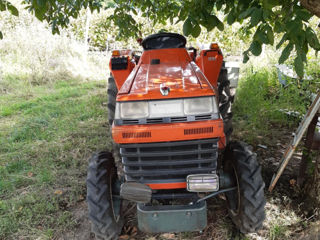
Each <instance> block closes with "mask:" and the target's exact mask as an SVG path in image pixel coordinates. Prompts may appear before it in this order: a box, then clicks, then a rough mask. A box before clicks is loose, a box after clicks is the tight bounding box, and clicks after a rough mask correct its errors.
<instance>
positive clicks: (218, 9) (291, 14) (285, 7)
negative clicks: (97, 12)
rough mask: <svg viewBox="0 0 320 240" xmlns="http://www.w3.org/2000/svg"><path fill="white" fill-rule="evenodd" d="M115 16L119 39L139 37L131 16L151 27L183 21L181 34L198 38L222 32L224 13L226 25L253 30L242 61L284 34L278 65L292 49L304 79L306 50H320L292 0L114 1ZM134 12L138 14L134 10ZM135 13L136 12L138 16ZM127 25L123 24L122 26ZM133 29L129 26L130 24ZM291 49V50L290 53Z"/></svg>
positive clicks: (308, 15)
mask: <svg viewBox="0 0 320 240" xmlns="http://www.w3.org/2000/svg"><path fill="white" fill-rule="evenodd" d="M116 2H117V5H116V9H115V14H114V15H113V17H112V19H113V20H114V21H115V24H116V25H117V26H119V29H120V32H119V34H120V36H122V37H123V38H125V37H127V36H135V37H137V36H139V33H140V30H141V28H140V27H139V25H136V21H135V19H132V16H138V15H139V14H140V13H142V16H144V17H147V18H149V19H150V20H151V21H152V22H153V23H154V24H155V23H157V22H163V21H164V20H165V19H171V20H172V19H176V18H178V19H177V22H179V21H182V22H184V24H183V33H184V34H185V35H186V36H189V35H192V36H193V37H197V36H199V34H200V31H201V27H200V26H203V27H205V28H206V29H207V30H208V31H212V30H213V29H214V28H216V27H217V28H218V29H219V30H221V31H223V29H224V28H223V23H222V21H221V20H220V19H219V17H218V13H223V15H224V16H225V21H226V23H227V24H229V25H232V24H234V23H236V22H238V23H240V24H242V25H243V28H244V29H245V31H247V32H249V31H250V30H253V31H254V34H253V36H252V44H251V45H250V47H249V48H248V49H247V50H246V51H244V62H246V61H248V60H249V57H250V53H252V54H253V55H255V56H258V55H260V54H261V50H262V45H273V44H274V42H275V34H283V39H282V40H281V41H280V43H278V47H280V46H281V45H282V44H283V43H284V42H288V45H287V46H289V47H288V48H286V49H285V50H283V51H284V52H283V54H282V58H280V59H279V60H280V61H279V62H283V61H285V60H286V59H287V58H288V57H289V55H290V53H291V51H292V50H293V47H294V49H295V52H296V59H295V64H294V67H295V70H296V72H297V73H298V75H299V76H300V77H302V76H303V69H304V63H306V54H307V52H308V47H309V46H310V47H311V48H313V49H315V50H316V51H319V50H320V44H319V41H318V38H317V36H316V34H315V33H314V31H313V29H312V28H311V27H310V24H309V20H310V18H311V17H312V14H311V13H310V12H308V11H307V10H306V9H304V8H303V7H301V5H300V3H299V2H298V1H295V0H291V1H289V2H288V1H266V0H263V1H253V0H250V1H247V0H240V1H225V0H217V1H208V0H205V1H198V0H193V1H177V0H171V1H156V2H154V1H142V0H138V1H132V2H128V1H125V0H119V1H116ZM137 9H138V10H139V11H137ZM137 12H138V13H137ZM124 22H126V24H125V23H124ZM131 24H132V25H133V26H130V25H131ZM290 49H291V51H289V50H290Z"/></svg>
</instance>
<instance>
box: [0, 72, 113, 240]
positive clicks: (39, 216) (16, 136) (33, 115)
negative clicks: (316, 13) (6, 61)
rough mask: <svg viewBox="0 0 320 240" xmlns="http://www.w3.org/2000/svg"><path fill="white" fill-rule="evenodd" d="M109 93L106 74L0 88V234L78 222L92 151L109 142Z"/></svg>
mask: <svg viewBox="0 0 320 240" xmlns="http://www.w3.org/2000/svg"><path fill="white" fill-rule="evenodd" d="M12 79H13V77H12V76H10V77H7V78H6V79H5V81H4V82H2V84H5V83H7V85H8V82H6V80H7V81H9V80H12ZM0 84H1V83H0ZM106 101H107V100H106V90H105V82H102V81H91V82H81V81H77V80H69V81H65V80H64V81H56V82H54V83H52V84H46V85H39V86H29V88H27V91H26V86H25V84H23V83H21V84H20V85H18V84H15V88H13V89H11V91H10V92H8V93H7V94H1V95H0V106H1V107H0V239H17V238H18V237H23V236H25V237H26V238H28V239H35V238H37V237H39V236H40V237H41V239H42V238H43V239H49V238H52V237H54V236H55V234H56V233H58V232H61V231H65V230H67V229H70V228H71V227H72V226H73V224H74V222H73V220H72V214H71V212H70V211H69V209H70V207H72V206H73V205H75V204H76V203H77V202H78V201H82V200H83V199H84V196H85V172H86V165H87V159H88V157H89V156H90V155H91V153H92V152H94V151H96V150H99V149H104V148H106V147H108V144H110V139H109V137H108V135H107V120H106V119H107V111H106V105H105V103H106Z"/></svg>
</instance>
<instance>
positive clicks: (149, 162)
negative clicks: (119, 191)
mask: <svg viewBox="0 0 320 240" xmlns="http://www.w3.org/2000/svg"><path fill="white" fill-rule="evenodd" d="M120 154H121V157H122V163H123V165H124V172H125V175H126V180H127V181H139V182H145V183H152V182H163V183H164V182H179V181H185V179H186V176H187V175H189V174H199V173H211V172H212V171H215V170H216V168H217V157H218V140H217V139H200V140H192V141H180V142H162V143H142V144H121V145H120Z"/></svg>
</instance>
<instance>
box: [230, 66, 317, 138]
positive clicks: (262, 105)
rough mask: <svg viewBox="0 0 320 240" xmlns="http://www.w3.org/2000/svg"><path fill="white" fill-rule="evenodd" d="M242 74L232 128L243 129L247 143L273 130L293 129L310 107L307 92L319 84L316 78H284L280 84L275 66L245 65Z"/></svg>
mask: <svg viewBox="0 0 320 240" xmlns="http://www.w3.org/2000/svg"><path fill="white" fill-rule="evenodd" d="M242 76H243V77H242V78H241V79H240V82H239V87H238V89H237V93H236V100H235V103H234V105H233V113H234V120H235V128H236V129H237V130H239V131H240V132H241V131H244V132H246V134H244V135H243V136H244V137H245V138H246V139H245V140H247V141H249V142H251V143H253V142H254V141H255V138H256V136H257V135H261V136H266V135H268V134H269V133H270V132H272V131H273V130H275V129H281V128H286V129H292V130H293V129H294V127H296V126H297V124H298V123H299V121H300V120H301V117H302V116H303V115H304V114H305V113H306V111H307V109H308V107H309V106H310V103H311V93H317V91H318V90H317V89H318V88H319V87H320V85H318V82H317V81H318V79H316V78H315V79H313V80H310V81H307V80H304V81H299V80H296V79H290V78H288V79H287V85H286V86H283V85H281V84H280V83H279V80H278V76H277V72H276V68H275V67H270V68H267V67H262V68H257V69H253V67H248V68H246V69H245V71H244V72H243V73H242ZM269 135H270V134H269Z"/></svg>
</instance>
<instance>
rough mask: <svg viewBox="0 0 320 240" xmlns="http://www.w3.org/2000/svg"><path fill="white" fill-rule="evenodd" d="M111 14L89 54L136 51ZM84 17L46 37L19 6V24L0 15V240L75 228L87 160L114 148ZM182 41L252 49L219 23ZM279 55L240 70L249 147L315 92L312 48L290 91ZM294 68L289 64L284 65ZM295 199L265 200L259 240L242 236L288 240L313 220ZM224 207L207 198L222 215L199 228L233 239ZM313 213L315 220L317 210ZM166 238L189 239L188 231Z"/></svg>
mask: <svg viewBox="0 0 320 240" xmlns="http://www.w3.org/2000/svg"><path fill="white" fill-rule="evenodd" d="M110 13H111V12H110V10H105V11H102V12H101V13H100V14H93V15H91V23H90V25H91V27H90V31H89V38H90V42H89V43H90V46H91V48H90V49H91V50H97V49H98V50H101V51H103V50H105V46H106V44H105V42H106V41H108V42H109V43H110V44H109V46H111V48H112V47H114V46H115V47H120V48H125V47H128V46H129V47H138V46H137V45H136V43H135V41H133V40H128V41H123V42H117V41H116V35H117V30H115V28H114V26H113V25H112V23H111V22H108V20H107V19H106V14H110ZM87 17H88V13H87V12H86V11H84V12H81V14H80V18H78V19H77V20H73V21H72V22H71V28H69V29H66V30H64V31H61V34H60V35H52V34H51V29H50V28H49V27H48V26H47V25H46V24H44V23H40V22H39V21H38V20H35V19H34V18H32V17H31V16H30V15H29V14H27V13H26V12H25V11H24V10H22V8H20V17H19V18H16V17H14V16H12V15H10V14H8V13H6V12H2V13H1V14H0V28H1V30H2V31H3V32H4V33H5V38H4V39H3V40H1V42H0V239H53V238H61V237H63V236H64V235H65V234H66V233H67V232H70V231H80V229H79V228H77V226H78V225H79V221H78V219H77V217H76V216H75V214H74V210H75V209H77V208H78V207H79V203H81V202H83V201H84V200H85V195H86V193H85V177H86V167H87V159H88V157H89V156H90V155H91V154H92V152H94V151H97V150H101V149H105V148H110V144H111V142H110V136H109V135H108V131H107V129H108V124H107V110H106V109H107V108H106V105H107V95H106V79H107V76H108V69H107V59H108V52H95V51H89V52H87V49H86V46H85V44H84V42H85V40H84V32H85V25H86V19H87ZM139 21H140V24H141V25H142V27H143V35H144V36H145V35H147V34H149V33H154V32H158V31H159V30H161V29H166V30H168V31H175V32H181V29H182V28H181V27H182V23H180V25H179V24H178V25H176V26H173V25H170V24H169V23H167V22H165V23H164V24H162V23H157V24H156V25H153V23H152V22H146V20H145V19H142V18H141V19H140V20H139ZM315 23H316V22H315ZM238 32H240V34H239V35H237V34H236V33H238ZM188 40H189V44H190V45H191V44H193V45H201V44H202V43H210V42H214V41H216V42H219V44H220V45H221V47H222V49H223V52H224V54H225V56H228V55H239V54H241V52H242V50H244V49H246V48H247V47H248V46H249V44H250V43H249V42H248V36H247V35H246V34H245V32H243V33H242V28H241V26H240V25H233V26H226V27H225V28H224V31H223V32H219V31H218V30H214V31H212V32H210V33H206V31H205V30H204V31H202V32H201V34H200V35H199V36H198V37H197V38H195V37H193V36H189V37H188ZM279 55H280V54H279V53H277V52H276V51H275V49H273V48H272V47H266V48H264V49H263V53H262V56H261V57H257V58H252V59H251V60H250V62H249V63H247V64H246V65H241V80H240V85H239V88H238V90H237V97H236V102H235V105H234V113H235V116H234V119H235V135H234V136H235V138H241V139H242V140H245V141H248V142H250V143H251V144H252V145H253V146H254V147H255V148H256V146H257V144H265V145H267V146H268V147H270V146H272V145H274V144H275V142H276V141H278V140H279V139H277V138H278V137H279V134H277V132H279V131H280V130H283V129H286V130H287V133H288V132H290V131H292V130H293V129H294V128H295V127H296V126H297V123H298V122H299V117H294V116H289V115H287V114H286V113H284V111H280V109H283V110H285V111H294V112H298V113H300V114H303V113H305V111H306V109H307V107H308V106H309V104H310V101H311V100H310V94H309V93H310V92H314V93H315V92H317V91H318V89H319V87H320V85H319V82H320V73H319V69H320V68H319V67H320V66H319V65H320V64H319V61H318V59H317V58H316V57H315V55H314V52H310V54H309V55H308V56H307V57H308V59H309V61H308V65H307V69H306V72H307V74H308V75H310V76H311V77H312V80H310V81H297V80H294V79H288V86H286V87H281V85H280V84H279V82H278V78H277V72H276V68H275V67H274V64H275V63H276V62H277V58H278V57H279ZM293 57H294V56H293ZM293 62H294V59H293V58H292V57H291V58H289V60H288V64H292V63H293ZM280 142H281V143H282V144H285V143H286V142H282V140H281V139H280ZM272 154H273V153H272ZM295 198H296V197H295V196H293V195H290V194H287V193H286V192H281V193H280V194H277V192H276V193H275V194H274V195H272V196H268V204H267V214H268V220H267V222H266V224H265V227H264V229H263V230H262V231H261V232H260V233H259V236H257V235H248V236H240V237H239V238H243V239H257V238H258V237H259V238H260V239H261V238H262V239H286V238H287V239H290V238H291V236H292V235H293V234H294V233H295V230H296V229H297V228H298V229H304V228H305V227H306V226H307V225H308V224H309V222H310V218H309V216H308V215H306V214H304V213H303V212H301V211H300V209H299V207H295V205H294V204H293V203H292V201H293V200H292V199H295ZM221 208H222V204H221V201H220V202H219V201H217V202H215V201H214V202H211V209H212V210H215V213H217V215H216V217H214V216H211V217H212V221H215V220H214V219H215V218H217V216H220V217H219V218H220V219H219V223H218V224H214V225H212V226H209V228H208V229H207V230H206V232H205V234H207V235H206V236H207V237H212V236H215V237H216V238H217V239H226V238H228V237H231V236H232V235H233V229H232V228H231V225H230V224H231V222H230V220H228V218H226V217H225V215H226V213H225V212H223V210H221ZM313 215H314V216H313V217H312V218H311V219H312V220H314V219H316V216H317V215H316V212H315V213H313ZM74 229H76V230H74ZM156 237H157V238H158V237H159V238H165V236H156ZM173 237H177V238H179V237H180V238H182V239H193V238H194V237H195V235H192V234H189V235H188V234H185V235H177V236H175V235H173ZM145 238H151V239H152V236H145Z"/></svg>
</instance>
